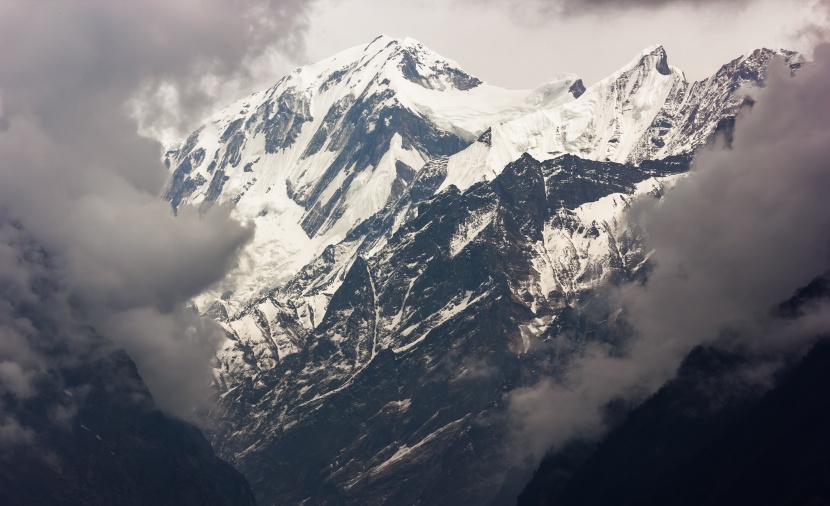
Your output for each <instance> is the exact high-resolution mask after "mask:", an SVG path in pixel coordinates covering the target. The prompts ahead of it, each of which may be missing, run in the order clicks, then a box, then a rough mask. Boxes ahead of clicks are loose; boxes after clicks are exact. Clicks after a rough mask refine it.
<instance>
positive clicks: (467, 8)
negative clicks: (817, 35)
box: [278, 0, 815, 88]
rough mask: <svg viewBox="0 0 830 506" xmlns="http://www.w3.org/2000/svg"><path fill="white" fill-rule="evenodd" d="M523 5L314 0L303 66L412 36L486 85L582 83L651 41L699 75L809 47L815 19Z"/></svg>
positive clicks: (712, 9)
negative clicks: (804, 36)
mask: <svg viewBox="0 0 830 506" xmlns="http://www.w3.org/2000/svg"><path fill="white" fill-rule="evenodd" d="M532 3H533V2H532V1H530V2H528V1H525V2H509V1H496V0H490V1H489V2H473V1H471V0H456V1H454V2H453V1H447V0H414V1H413V0H385V1H383V2H379V1H377V0H322V1H321V2H318V3H316V4H314V5H313V6H312V11H311V13H310V16H309V29H308V32H307V35H306V47H307V51H306V60H307V61H308V62H311V61H316V60H319V59H321V58H325V57H326V56H329V55H331V54H333V53H336V52H337V51H340V50H342V49H345V48H347V47H352V46H356V45H359V44H363V43H366V42H368V41H370V40H371V39H372V38H374V37H375V36H376V35H379V34H381V33H384V34H386V35H390V36H393V37H407V36H408V37H413V38H415V39H418V40H419V41H420V42H422V43H423V44H424V45H426V46H427V47H429V48H431V49H433V50H434V51H436V52H438V53H440V54H442V55H443V56H445V57H447V58H450V59H453V60H456V61H457V62H459V63H460V64H461V66H462V67H463V68H464V69H465V70H467V71H468V72H470V73H472V74H474V75H476V76H477V77H479V78H481V79H483V80H485V81H487V82H489V83H491V84H495V85H499V86H503V87H508V88H534V87H536V86H538V85H539V84H541V83H543V82H545V81H547V80H548V79H549V78H551V77H553V76H554V75H556V74H558V73H560V72H573V73H575V74H577V75H579V76H580V77H582V78H583V79H584V81H585V82H586V84H591V83H593V82H596V81H597V80H598V79H601V78H603V77H605V76H606V75H608V74H610V73H611V72H613V71H615V70H616V69H618V68H619V67H621V66H622V65H624V64H625V63H627V62H628V61H629V60H630V59H631V58H633V57H634V56H635V55H636V54H637V53H638V52H639V51H640V50H641V49H643V48H644V47H646V46H648V45H651V44H657V43H659V44H663V45H664V46H665V47H666V50H667V52H668V55H669V63H670V64H671V65H674V66H676V67H678V68H680V69H681V70H683V71H685V72H686V75H687V77H689V78H690V79H701V78H703V77H706V76H708V75H710V74H712V73H713V72H714V71H715V70H717V68H718V67H720V65H722V64H723V63H725V62H727V61H729V60H731V59H732V58H734V57H737V56H739V55H740V54H743V53H746V52H748V51H750V50H752V49H755V48H758V47H762V46H765V47H772V48H778V47H788V48H790V47H793V48H795V49H799V50H801V49H803V48H805V47H809V45H808V44H804V43H803V42H800V41H798V40H797V38H798V37H797V35H796V34H797V31H798V28H800V27H803V26H804V24H805V22H806V21H807V20H809V19H811V18H813V17H815V13H814V12H813V10H812V8H811V7H810V5H809V2H807V1H799V0H761V1H758V2H755V3H753V4H751V5H750V6H744V5H741V3H740V2H736V1H723V2H714V3H713V2H712V1H709V2H701V3H703V4H704V5H701V6H694V5H692V4H687V3H684V4H680V5H672V6H670V7H663V8H653V7H652V8H639V9H634V10H631V9H629V10H625V11H619V10H615V11H613V12H608V11H605V12H597V13H593V14H589V15H586V16H561V15H556V14H553V13H549V12H547V13H544V12H543V13H540V12H538V11H536V10H534V9H533V8H530V7H527V5H528V4H532ZM278 73H281V72H278Z"/></svg>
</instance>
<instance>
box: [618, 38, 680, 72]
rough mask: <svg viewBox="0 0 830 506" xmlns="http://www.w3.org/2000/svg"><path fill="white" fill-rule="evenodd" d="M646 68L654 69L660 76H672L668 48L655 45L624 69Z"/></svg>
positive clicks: (642, 52)
mask: <svg viewBox="0 0 830 506" xmlns="http://www.w3.org/2000/svg"><path fill="white" fill-rule="evenodd" d="M637 67H640V68H645V69H647V70H651V69H654V70H656V71H657V72H659V73H660V74H662V75H664V76H667V75H670V74H671V68H670V67H669V61H668V55H667V54H666V48H664V47H663V46H662V45H661V44H654V45H651V46H648V47H646V48H645V49H643V50H642V51H640V53H639V54H638V55H637V56H636V57H635V58H634V59H633V60H631V62H630V63H629V64H628V65H626V66H625V67H624V69H629V70H630V69H634V68H637Z"/></svg>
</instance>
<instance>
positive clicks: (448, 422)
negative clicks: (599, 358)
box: [213, 156, 688, 504]
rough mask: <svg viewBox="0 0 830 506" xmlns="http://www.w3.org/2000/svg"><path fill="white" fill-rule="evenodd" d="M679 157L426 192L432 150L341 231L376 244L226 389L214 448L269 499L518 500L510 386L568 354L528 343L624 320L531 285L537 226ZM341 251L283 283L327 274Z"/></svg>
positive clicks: (565, 163) (537, 170)
mask: <svg viewBox="0 0 830 506" xmlns="http://www.w3.org/2000/svg"><path fill="white" fill-rule="evenodd" d="M687 164H688V160H681V159H678V160H674V161H665V162H663V161H661V162H653V163H650V164H643V166H642V167H633V166H626V165H620V164H613V163H604V162H588V161H585V160H581V159H579V158H576V157H562V158H559V159H556V160H552V161H548V162H543V163H540V162H538V161H536V160H534V159H533V158H531V157H530V156H524V157H522V158H521V159H519V160H518V161H516V162H514V163H512V164H510V165H509V166H508V167H507V168H506V169H505V170H504V171H503V172H502V173H501V174H500V175H499V176H498V177H497V178H496V179H494V180H493V181H491V182H485V183H479V184H476V185H474V186H473V187H471V188H470V189H468V190H467V191H466V192H464V193H460V192H459V191H458V190H456V189H455V188H454V187H451V188H450V189H449V190H447V191H445V192H442V193H439V194H438V195H434V192H435V189H437V188H438V187H439V186H440V185H441V183H442V182H443V180H444V178H445V177H446V161H445V160H436V161H434V162H431V163H430V164H428V165H427V166H426V167H424V168H423V169H422V170H421V171H420V172H419V173H418V175H417V176H416V177H415V179H414V180H413V181H412V183H411V185H410V186H409V187H408V188H407V190H406V191H405V192H404V194H403V195H402V196H401V197H400V198H399V199H397V200H396V201H395V202H393V203H390V204H389V205H388V206H387V208H386V209H384V210H383V211H381V212H380V213H378V214H376V215H375V216H373V217H372V218H370V219H369V220H367V221H365V222H364V223H363V224H361V225H360V226H358V227H356V228H355V229H353V230H352V232H351V233H350V234H349V236H348V237H347V239H346V241H345V243H348V242H349V241H351V242H353V243H357V244H360V246H356V248H357V251H358V252H359V251H364V250H362V249H361V248H367V250H368V249H376V248H379V250H378V251H377V252H376V253H375V254H373V255H371V256H369V255H365V256H364V255H360V254H358V255H357V257H356V259H355V260H354V262H353V263H352V264H351V266H350V267H349V268H348V270H347V272H346V273H345V276H344V279H343V282H342V284H341V285H340V286H339V288H338V289H337V290H336V291H335V292H334V294H333V296H332V298H331V301H330V303H329V305H328V308H327V310H326V313H325V316H323V317H322V319H320V318H319V315H317V316H316V317H315V321H316V322H317V324H316V325H315V327H314V329H313V330H312V331H311V332H309V333H307V334H306V335H304V336H303V337H302V341H301V342H300V345H301V351H300V352H299V353H297V354H295V355H291V356H289V357H288V358H289V359H288V360H285V361H282V362H280V363H279V364H278V365H276V366H275V367H273V368H271V369H269V370H265V369H259V371H258V372H256V373H254V375H253V376H251V378H250V380H245V381H244V382H242V383H239V385H238V387H236V386H231V385H229V389H233V390H232V392H230V393H229V394H228V395H226V396H225V397H224V403H225V407H226V408H227V412H226V413H227V416H226V418H225V419H224V420H223V424H222V425H221V427H220V429H219V431H218V432H217V433H216V434H215V435H214V437H213V441H214V443H215V445H216V448H217V451H218V452H219V454H220V455H222V456H223V457H225V458H227V459H229V460H231V461H232V462H234V463H235V465H237V466H238V468H239V469H240V470H241V471H242V472H243V473H244V474H245V475H246V477H248V479H249V481H250V482H251V483H252V487H253V489H254V491H255V494H256V495H257V499H258V500H259V502H260V503H261V504H292V503H299V502H302V501H304V500H307V501H309V502H310V503H314V504H414V503H419V502H420V503H422V504H470V503H475V502H485V503H487V502H489V501H491V500H493V499H495V498H496V497H501V496H502V495H504V496H505V497H511V498H512V497H515V494H516V493H518V491H519V490H520V488H521V486H522V485H523V483H524V482H523V479H524V475H523V474H521V473H518V474H515V473H514V470H513V469H512V468H511V464H510V463H509V461H508V459H507V457H506V455H505V451H506V445H507V428H506V426H505V424H504V414H505V407H506V406H505V398H504V393H505V392H507V391H509V390H511V389H513V388H516V387H518V386H521V385H526V384H530V383H533V382H534V381H536V380H537V379H538V375H539V374H541V373H542V371H545V372H550V371H551V370H552V369H553V370H556V366H555V365H554V364H556V363H557V360H559V359H560V358H564V357H557V356H556V355H555V354H552V353H551V351H550V349H547V348H544V347H539V348H538V349H537V348H536V346H537V345H538V344H540V343H542V342H544V341H551V340H559V341H563V340H573V341H574V342H580V341H584V340H585V339H602V338H604V337H603V336H604V335H606V334H609V333H614V332H619V331H620V330H619V329H616V328H614V327H613V325H615V324H614V323H604V324H599V325H597V324H595V323H592V322H594V321H600V320H601V318H596V319H594V318H592V317H591V318H589V317H588V316H586V315H585V314H584V313H582V312H580V310H578V309H577V308H578V307H582V306H583V305H585V303H586V301H587V300H589V299H590V298H591V297H592V295H591V293H590V290H587V291H583V292H580V293H579V294H576V295H572V296H571V297H573V298H571V299H568V297H566V296H565V295H564V294H562V293H559V292H556V291H554V292H551V293H540V292H539V291H538V290H536V289H535V288H533V286H535V284H534V283H536V282H537V281H535V280H536V278H537V276H538V275H539V274H538V272H537V267H536V263H535V262H537V261H538V255H539V251H538V248H539V246H538V245H539V243H540V242H542V241H543V230H544V229H545V227H547V226H550V224H551V223H561V224H565V225H562V226H566V225H567V224H566V223H565V222H566V221H567V217H568V216H569V213H572V209H573V208H574V207H576V206H579V205H581V204H583V203H587V202H592V201H593V200H596V199H597V198H599V197H602V196H606V195H609V194H611V193H614V192H619V191H628V190H632V189H633V186H634V184H635V183H637V182H639V181H642V180H644V179H647V178H649V177H651V176H659V175H667V174H672V173H676V172H682V171H684V170H686V169H687ZM571 219H572V220H574V223H575V224H574V226H575V227H576V226H579V225H578V224H576V223H577V221H578V220H577V219H576V218H575V217H573V216H572V217H571ZM557 220H559V221H557ZM563 220H564V221H563ZM395 223H399V224H400V227H399V228H394V227H393V226H394V224H395ZM557 226H559V225H557ZM390 230H392V232H390ZM343 247H345V246H343V245H338V246H334V247H332V248H331V249H330V250H327V253H326V254H324V255H323V256H322V257H320V258H319V259H318V260H317V261H315V262H314V263H312V264H310V265H309V266H308V267H307V268H306V269H305V270H304V271H303V272H301V273H300V274H299V275H298V277H297V278H295V280H294V281H292V283H289V284H288V285H287V287H286V288H285V289H286V290H293V289H295V288H296V289H301V287H303V286H305V287H308V285H309V283H313V282H314V280H316V279H321V278H324V279H328V278H329V277H330V276H331V274H332V271H331V270H330V269H333V268H335V266H336V265H337V261H338V255H339V253H338V251H339V248H343ZM629 247H630V248H634V246H633V245H626V244H624V243H623V242H622V241H621V242H619V243H618V244H616V243H615V245H614V248H618V250H619V251H617V250H615V252H614V254H613V255H614V257H615V258H625V257H626V254H630V255H634V256H636V253H635V252H634V250H633V249H632V250H631V251H630V252H629V251H628V249H626V248H629ZM638 263H639V260H638V261H632V262H630V263H625V262H623V261H622V260H618V261H617V263H616V264H611V265H609V266H608V267H607V268H608V269H609V271H608V272H603V273H594V274H595V275H598V276H609V278H610V279H619V280H624V279H630V278H631V277H632V276H635V275H636V274H635V273H634V272H632V270H631V269H632V267H633V266H634V265H637V264H638ZM614 273H616V274H614ZM592 275H593V274H592ZM577 302H579V304H577ZM287 314H288V312H286V315H287ZM541 320H544V321H553V320H555V321H556V324H555V325H550V326H547V327H546V328H545V329H544V330H542V331H540V333H538V335H533V336H531V337H529V334H528V331H527V328H528V325H530V324H532V322H534V321H541ZM529 348H530V349H529Z"/></svg>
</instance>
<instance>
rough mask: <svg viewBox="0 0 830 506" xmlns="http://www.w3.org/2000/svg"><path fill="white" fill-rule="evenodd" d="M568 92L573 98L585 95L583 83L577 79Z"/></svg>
mask: <svg viewBox="0 0 830 506" xmlns="http://www.w3.org/2000/svg"><path fill="white" fill-rule="evenodd" d="M568 92H569V93H570V94H571V95H573V97H574V98H579V97H581V96H582V94H583V93H585V83H583V82H582V79H577V80H576V81H574V83H573V84H572V85H571V87H570V88H568Z"/></svg>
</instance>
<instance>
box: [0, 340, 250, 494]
mask: <svg viewBox="0 0 830 506" xmlns="http://www.w3.org/2000/svg"><path fill="white" fill-rule="evenodd" d="M38 388H39V391H38V394H37V395H36V396H34V397H32V398H27V399H23V400H19V399H12V398H5V399H3V401H4V402H3V404H4V409H6V410H10V411H11V412H13V413H14V415H15V417H16V418H17V419H18V420H19V421H20V422H21V423H22V424H23V425H24V426H25V427H27V428H28V429H29V430H32V431H33V433H34V438H33V440H32V441H30V442H28V443H24V444H20V445H17V446H12V447H10V448H4V449H0V503H2V504H7V505H21V506H23V505H26V506H28V505H34V504H66V505H74V504H89V505H97V504H100V505H111V504H136V505H138V504H159V505H170V506H173V505H194V506H195V505H202V504H210V505H229V506H230V505H242V504H250V505H253V504H255V503H254V498H253V494H252V493H251V490H250V487H249V486H248V484H247V482H246V481H245V479H244V478H243V477H242V475H240V474H239V473H238V472H237V471H235V470H234V469H233V468H232V467H231V466H230V465H228V464H226V463H225V462H223V461H221V460H219V459H218V458H216V457H215V456H214V454H213V450H212V448H211V447H210V444H209V443H208V442H207V440H206V439H205V438H204V437H203V436H202V434H201V433H200V432H199V430H198V429H197V428H196V427H194V426H192V425H189V424H187V423H184V422H181V421H178V420H175V419H172V418H169V417H167V416H165V415H164V414H162V413H161V412H160V411H158V409H157V408H155V406H154V404H153V400H152V398H151V397H150V394H149V392H148V391H147V389H146V387H145V386H144V384H143V382H142V381H141V378H140V377H139V375H138V372H137V371H136V368H135V365H134V364H133V363H132V361H131V360H130V359H129V358H128V357H127V355H126V354H125V353H123V352H118V351H116V352H103V351H101V350H99V351H98V352H96V357H95V358H93V357H89V358H88V359H87V360H84V361H83V363H82V364H81V365H77V366H75V367H72V368H68V369H64V370H61V371H53V373H52V375H51V377H50V378H44V379H43V380H41V381H40V383H39V385H38ZM58 407H60V409H59V408H58ZM56 413H65V414H66V415H67V416H66V417H65V418H61V417H56Z"/></svg>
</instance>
